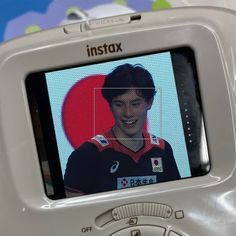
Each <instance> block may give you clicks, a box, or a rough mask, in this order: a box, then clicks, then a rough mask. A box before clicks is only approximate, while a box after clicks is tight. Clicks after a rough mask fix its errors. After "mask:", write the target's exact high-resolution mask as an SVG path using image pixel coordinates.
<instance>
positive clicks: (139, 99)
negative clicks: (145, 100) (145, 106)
mask: <svg viewBox="0 0 236 236" xmlns="http://www.w3.org/2000/svg"><path fill="white" fill-rule="evenodd" d="M141 100H142V98H136V99H134V100H131V102H140V101H141Z"/></svg>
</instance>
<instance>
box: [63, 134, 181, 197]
mask: <svg viewBox="0 0 236 236" xmlns="http://www.w3.org/2000/svg"><path fill="white" fill-rule="evenodd" d="M143 136H144V145H143V147H142V148H141V149H140V150H138V151H137V152H134V151H132V150H130V149H129V148H127V147H125V146H124V145H122V144H121V143H119V141H118V140H117V139H116V138H115V137H114V134H113V132H112V131H108V132H106V133H105V134H103V135H97V136H95V137H94V138H92V139H91V140H89V141H88V142H86V143H84V144H83V145H81V146H80V147H79V148H78V149H76V150H75V151H74V152H72V154H71V155H70V157H69V159H68V162H67V166H66V171H65V176H64V183H65V188H66V189H67V190H69V191H72V192H83V193H86V194H89V193H97V192H103V191H110V190H116V189H123V188H129V187H135V186H141V185H146V184H153V183H159V182H163V181H169V180H176V179H179V178H180V175H179V171H178V168H177V166H176V163H175V159H174V157H173V152H172V148H171V146H170V144H169V143H168V142H166V141H165V140H163V139H161V138H158V137H156V136H154V135H151V134H149V133H144V134H143Z"/></svg>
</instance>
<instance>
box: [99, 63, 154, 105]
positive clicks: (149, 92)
mask: <svg viewBox="0 0 236 236" xmlns="http://www.w3.org/2000/svg"><path fill="white" fill-rule="evenodd" d="M131 88H135V89H136V92H137V95H138V96H140V97H143V98H144V99H145V100H146V101H147V102H149V101H150V100H151V99H152V98H153V97H154V95H155V94H156V90H155V85H154V82H153V78H152V76H151V74H150V73H149V72H148V71H147V70H146V69H145V68H144V67H143V66H142V65H140V64H136V65H131V64H128V63H127V64H123V65H120V66H118V67H116V68H115V69H114V70H113V71H112V72H111V73H109V74H108V75H107V76H106V78H105V82H104V84H103V88H102V96H103V97H104V98H105V99H106V100H107V102H108V103H109V104H110V103H111V101H112V99H113V98H115V97H117V96H120V95H122V94H124V93H126V92H127V91H128V90H129V89H131ZM139 88H140V89H139Z"/></svg>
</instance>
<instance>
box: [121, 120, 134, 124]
mask: <svg viewBox="0 0 236 236" xmlns="http://www.w3.org/2000/svg"><path fill="white" fill-rule="evenodd" d="M136 122H137V120H122V123H123V124H125V125H134V124H135V123H136Z"/></svg>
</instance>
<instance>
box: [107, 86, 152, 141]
mask: <svg viewBox="0 0 236 236" xmlns="http://www.w3.org/2000/svg"><path fill="white" fill-rule="evenodd" d="M152 102H153V99H151V100H150V101H146V100H145V99H144V98H143V97H141V96H139V95H138V94H137V92H136V90H135V89H130V90H128V91H127V92H126V93H124V94H122V95H120V96H117V97H115V98H113V99H112V101H111V104H110V108H111V112H112V114H113V116H114V119H115V122H116V124H115V127H114V128H115V130H116V136H117V138H141V137H142V130H143V126H144V123H145V120H146V118H147V111H148V110H149V109H150V108H151V106H152Z"/></svg>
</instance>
